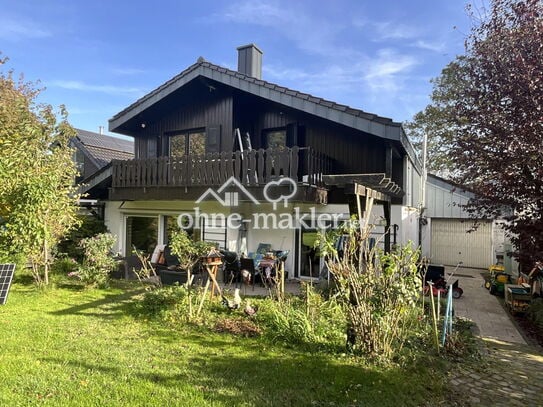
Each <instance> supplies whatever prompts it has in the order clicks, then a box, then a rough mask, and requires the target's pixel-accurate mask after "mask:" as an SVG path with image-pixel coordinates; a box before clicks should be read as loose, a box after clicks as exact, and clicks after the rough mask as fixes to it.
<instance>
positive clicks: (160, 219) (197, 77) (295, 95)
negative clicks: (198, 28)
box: [87, 44, 421, 278]
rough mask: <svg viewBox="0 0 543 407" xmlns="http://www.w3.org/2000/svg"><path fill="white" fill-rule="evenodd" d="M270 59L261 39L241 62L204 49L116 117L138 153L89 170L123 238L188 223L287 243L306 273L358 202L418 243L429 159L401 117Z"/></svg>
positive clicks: (298, 269) (109, 220)
mask: <svg viewBox="0 0 543 407" xmlns="http://www.w3.org/2000/svg"><path fill="white" fill-rule="evenodd" d="M261 71H262V51H261V50H260V49H259V48H258V47H257V46H256V45H254V44H249V45H246V46H242V47H239V48H238V70H237V71H234V70H231V69H227V68H224V67H222V66H219V65H215V64H213V63H211V62H208V61H206V60H204V59H203V58H201V57H200V58H198V60H197V61H196V62H195V63H194V64H193V65H191V66H189V67H188V68H186V69H185V70H184V71H182V72H181V73H180V74H178V75H176V76H175V77H173V78H172V79H170V80H168V81H166V82H165V83H164V84H162V85H161V86H159V87H158V88H156V89H155V90H153V91H151V92H150V93H148V94H147V95H145V96H143V97H142V98H140V99H139V100H137V101H135V102H134V103H133V104H131V105H130V106H128V107H126V108H125V109H124V110H122V111H121V112H119V113H117V114H116V115H115V116H113V117H112V118H111V119H110V121H109V130H110V131H112V132H115V133H119V134H123V135H126V136H131V137H133V138H134V153H135V157H134V158H133V159H119V160H113V161H112V162H111V164H109V165H108V166H107V167H105V168H104V169H102V172H100V173H98V174H97V176H96V177H95V178H96V179H93V178H92V177H91V178H90V179H88V180H87V182H88V185H89V186H88V189H90V190H93V192H94V193H96V194H98V195H102V196H104V197H106V196H107V201H106V207H105V221H106V224H107V226H108V228H109V230H110V231H111V232H112V233H114V234H116V235H117V236H118V250H119V251H120V252H121V253H124V254H125V255H127V254H129V253H130V252H131V250H132V247H133V246H135V247H137V248H138V249H142V250H148V251H151V250H152V248H153V247H154V246H155V245H157V244H166V243H167V242H168V238H169V235H170V233H171V231H172V229H173V228H174V227H176V225H178V224H181V225H182V226H183V227H185V228H186V229H188V230H190V232H191V233H196V234H197V235H198V237H199V238H201V239H204V240H208V241H213V242H216V243H217V244H218V245H220V246H221V247H223V248H226V249H229V250H233V251H237V252H245V253H248V252H254V251H256V250H257V248H258V246H259V244H260V243H266V244H269V245H271V248H272V249H276V250H289V251H290V255H289V257H288V259H287V262H286V267H287V270H288V271H289V275H290V276H295V277H299V278H304V277H315V276H317V275H318V273H319V271H320V269H321V267H322V261H323V259H321V258H320V256H319V253H318V250H315V249H314V248H313V242H314V241H315V238H316V234H317V232H318V231H319V230H321V229H324V228H327V227H329V226H331V225H334V224H335V223H337V222H340V221H342V220H344V219H347V218H349V216H350V215H351V214H360V215H363V216H365V217H367V218H368V220H369V222H370V223H372V224H374V225H375V229H374V233H376V238H377V240H378V241H379V244H381V245H382V246H383V247H384V248H385V249H386V250H389V249H390V247H391V245H393V244H394V243H396V244H400V243H406V242H407V241H408V240H412V241H414V242H415V243H416V242H417V237H418V217H417V210H416V208H417V206H418V205H419V196H420V194H419V191H420V182H421V165H420V163H419V160H418V158H417V157H416V154H415V152H414V150H413V147H412V145H411V143H410V142H409V140H408V138H407V137H406V135H405V132H404V130H403V128H402V126H401V124H400V123H397V122H394V121H392V120H391V119H388V118H385V117H381V116H378V115H376V114H372V113H368V112H365V111H362V110H359V109H354V108H351V107H349V106H346V105H342V104H339V103H336V102H332V101H329V100H325V99H322V98H319V97H316V96H312V95H310V94H307V93H303V92H301V91H298V90H293V89H288V88H285V87H283V86H280V85H277V84H274V83H270V82H268V81H265V80H263V79H262V75H261ZM372 204H373V205H372ZM372 208H373V209H372ZM369 214H371V216H370V215H369ZM385 228H390V230H391V231H392V232H391V233H390V234H386V235H385V236H381V235H382V233H383V231H384V230H385Z"/></svg>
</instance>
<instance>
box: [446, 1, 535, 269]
mask: <svg viewBox="0 0 543 407" xmlns="http://www.w3.org/2000/svg"><path fill="white" fill-rule="evenodd" d="M459 72H460V73H461V74H462V75H463V80H462V83H463V84H464V87H463V88H462V89H461V90H460V92H458V94H457V97H456V98H455V99H456V100H455V103H454V108H453V113H454V118H455V124H456V126H455V127H454V128H455V129H456V131H455V133H456V134H455V137H454V140H453V143H452V149H451V152H450V153H451V156H452V158H453V161H454V163H455V167H456V169H457V174H456V181H457V182H460V183H462V184H465V185H469V186H470V187H471V188H472V189H474V191H475V192H476V193H477V194H478V198H477V199H475V200H473V201H472V202H471V203H470V206H469V209H470V210H471V211H472V212H474V213H483V214H485V215H487V216H490V217H498V216H502V217H505V218H506V219H508V220H509V221H510V223H509V225H508V226H507V229H508V231H509V232H510V234H511V238H512V241H513V243H514V244H515V246H516V248H517V257H518V259H519V260H520V261H521V264H524V265H525V266H527V267H530V266H531V265H533V263H534V262H535V261H538V260H543V3H542V2H541V1H540V0H521V1H519V0H493V1H492V3H491V10H490V14H489V16H488V17H487V18H486V19H484V20H483V21H482V22H481V23H480V25H479V26H477V27H475V28H474V29H473V30H472V32H471V35H470V36H469V37H468V39H467V40H466V58H465V59H464V60H463V65H462V69H461V70H459ZM504 208H507V209H504Z"/></svg>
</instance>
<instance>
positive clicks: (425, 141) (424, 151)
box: [419, 133, 428, 251]
mask: <svg viewBox="0 0 543 407" xmlns="http://www.w3.org/2000/svg"><path fill="white" fill-rule="evenodd" d="M427 147H428V137H427V135H426V133H424V135H423V137H422V177H421V182H420V204H419V247H420V249H421V251H422V227H423V226H424V221H423V219H424V217H423V215H424V210H425V209H426V177H427V173H426V155H427Z"/></svg>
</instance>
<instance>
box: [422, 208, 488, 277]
mask: <svg viewBox="0 0 543 407" xmlns="http://www.w3.org/2000/svg"><path fill="white" fill-rule="evenodd" d="M430 227H431V237H430V241H431V243H430V250H431V261H432V263H434V264H444V265H449V266H452V265H456V264H457V263H458V262H459V261H462V262H463V263H464V264H463V267H476V268H488V266H489V265H490V264H492V259H493V253H492V222H491V221H488V220H480V221H477V225H476V227H474V221H473V220H470V219H440V218H432V219H431V225H430Z"/></svg>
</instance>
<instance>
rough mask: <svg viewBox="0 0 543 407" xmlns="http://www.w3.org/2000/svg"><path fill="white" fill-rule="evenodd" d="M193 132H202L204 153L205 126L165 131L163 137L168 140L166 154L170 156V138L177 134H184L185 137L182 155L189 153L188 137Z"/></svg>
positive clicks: (205, 148)
mask: <svg viewBox="0 0 543 407" xmlns="http://www.w3.org/2000/svg"><path fill="white" fill-rule="evenodd" d="M193 134H194V135H195V134H203V136H204V143H203V146H204V154H205V153H206V150H207V145H206V144H207V143H206V141H207V132H206V128H205V127H196V128H193V129H187V130H177V131H169V132H167V133H164V136H165V138H166V139H167V140H168V143H167V147H168V152H167V155H168V156H170V157H171V156H172V139H173V138H174V137H177V136H184V137H185V152H184V154H183V155H184V156H188V155H190V137H191V135H193Z"/></svg>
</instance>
